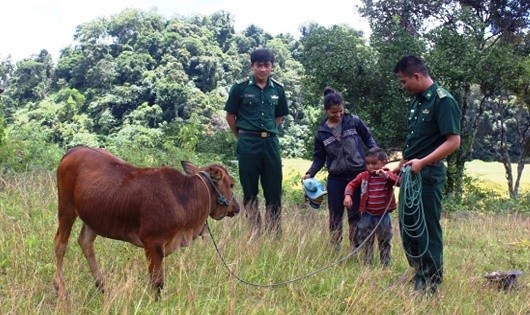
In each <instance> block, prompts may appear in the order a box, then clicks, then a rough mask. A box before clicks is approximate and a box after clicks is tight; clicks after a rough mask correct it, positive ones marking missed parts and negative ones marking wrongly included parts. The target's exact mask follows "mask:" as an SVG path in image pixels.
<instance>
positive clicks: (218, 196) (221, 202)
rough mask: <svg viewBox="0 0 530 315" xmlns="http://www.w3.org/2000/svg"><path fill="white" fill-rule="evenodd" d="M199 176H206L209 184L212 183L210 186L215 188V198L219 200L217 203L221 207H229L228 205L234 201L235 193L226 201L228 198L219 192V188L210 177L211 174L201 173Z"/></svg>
mask: <svg viewBox="0 0 530 315" xmlns="http://www.w3.org/2000/svg"><path fill="white" fill-rule="evenodd" d="M199 174H200V175H202V176H204V177H205V178H206V179H207V180H208V182H210V185H211V186H212V187H213V190H214V191H215V198H216V200H217V203H218V204H219V205H221V206H225V207H228V205H229V204H230V201H232V199H233V198H234V192H233V191H232V194H231V195H230V198H228V199H226V197H225V196H223V195H222V194H221V193H220V192H219V190H218V189H217V186H216V185H215V182H216V181H215V180H213V179H212V177H211V176H210V174H209V173H208V172H205V171H200V172H199ZM199 177H200V176H199ZM200 178H201V179H202V177H200ZM205 184H206V183H205Z"/></svg>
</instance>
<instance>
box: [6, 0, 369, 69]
mask: <svg viewBox="0 0 530 315" xmlns="http://www.w3.org/2000/svg"><path fill="white" fill-rule="evenodd" d="M359 4H360V0H349V1H347V0H325V1H307V0H304V1H300V0H265V1H250V0H88V1H76V0H9V1H4V2H3V3H2V6H1V9H0V60H2V59H4V58H7V57H8V55H10V56H11V58H12V61H14V62H16V61H17V60H21V59H23V58H29V57H31V56H32V55H35V54H38V53H39V52H40V50H41V49H46V50H48V52H49V53H50V54H52V55H53V57H54V59H57V58H58V57H59V53H60V50H61V49H62V48H65V47H67V46H70V45H72V44H73V43H74V39H73V37H74V32H75V28H76V26H78V25H81V24H83V23H87V22H90V21H93V20H94V19H96V18H99V17H111V16H112V15H116V14H119V13H120V12H122V11H123V10H125V9H127V8H137V9H142V10H151V9H156V10H157V12H158V13H159V14H161V15H163V16H165V17H167V18H170V17H173V16H176V15H181V16H190V15H192V14H201V15H207V14H211V13H213V12H216V11H221V10H223V11H227V12H230V13H231V14H232V16H233V19H234V25H235V29H236V31H241V30H243V29H245V28H246V27H247V26H249V25H251V24H254V25H257V26H258V27H260V28H262V29H263V30H265V31H266V32H268V33H270V34H271V35H273V36H275V35H277V34H279V33H290V34H292V35H293V36H295V37H296V38H298V37H299V36H300V32H299V28H300V26H302V25H304V24H307V23H309V22H316V23H318V24H320V25H323V26H326V27H329V26H331V25H333V24H346V25H348V26H351V27H352V28H354V29H356V30H360V31H363V32H364V33H365V35H366V36H368V35H369V32H370V28H369V26H368V22H367V21H366V20H365V19H364V18H362V17H360V16H359V15H358V14H357V9H356V5H359Z"/></svg>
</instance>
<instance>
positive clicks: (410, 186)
mask: <svg viewBox="0 0 530 315" xmlns="http://www.w3.org/2000/svg"><path fill="white" fill-rule="evenodd" d="M421 191H422V184H421V174H420V173H418V174H414V173H413V172H412V171H411V167H410V165H407V166H405V167H403V168H402V169H401V185H400V190H399V219H400V223H401V229H400V233H401V238H402V239H403V236H404V234H406V235H407V236H408V237H410V238H413V239H419V240H421V238H422V237H424V236H425V239H426V241H425V247H424V249H423V251H422V253H421V254H419V255H413V254H412V253H409V252H408V251H407V249H406V248H405V254H406V255H407V256H409V257H411V258H421V257H423V256H424V255H425V254H426V253H427V251H428V248H429V246H428V245H429V233H428V230H427V223H426V221H425V211H424V208H423V201H422V199H421ZM407 219H412V220H407ZM408 221H411V223H409V224H407V223H406V222H408ZM418 243H419V241H418ZM420 248H421V246H420Z"/></svg>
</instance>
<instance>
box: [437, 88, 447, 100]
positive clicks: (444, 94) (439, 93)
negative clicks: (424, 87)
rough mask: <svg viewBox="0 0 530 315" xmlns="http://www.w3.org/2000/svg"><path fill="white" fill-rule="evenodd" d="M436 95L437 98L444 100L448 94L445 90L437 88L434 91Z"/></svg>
mask: <svg viewBox="0 0 530 315" xmlns="http://www.w3.org/2000/svg"><path fill="white" fill-rule="evenodd" d="M436 93H437V94H438V97H439V98H444V97H447V96H449V92H447V91H446V90H445V89H443V88H438V89H437V90H436Z"/></svg>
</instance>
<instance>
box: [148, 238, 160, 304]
mask: <svg viewBox="0 0 530 315" xmlns="http://www.w3.org/2000/svg"><path fill="white" fill-rule="evenodd" d="M144 246H145V255H146V256H147V260H148V261H149V277H150V283H151V286H152V287H153V288H154V289H155V290H156V293H157V297H158V296H160V293H161V291H162V289H163V287H164V269H163V266H162V261H163V259H164V247H163V245H161V244H157V243H151V242H144Z"/></svg>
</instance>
